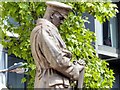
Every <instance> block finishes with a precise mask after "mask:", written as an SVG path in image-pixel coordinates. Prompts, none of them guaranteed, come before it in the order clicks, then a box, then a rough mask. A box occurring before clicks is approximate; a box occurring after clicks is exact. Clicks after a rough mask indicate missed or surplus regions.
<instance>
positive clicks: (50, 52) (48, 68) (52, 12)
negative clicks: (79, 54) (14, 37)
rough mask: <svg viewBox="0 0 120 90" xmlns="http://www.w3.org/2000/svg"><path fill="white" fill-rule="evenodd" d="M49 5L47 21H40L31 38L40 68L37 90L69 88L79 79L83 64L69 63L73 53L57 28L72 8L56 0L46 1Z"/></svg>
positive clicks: (32, 48) (37, 64)
mask: <svg viewBox="0 0 120 90" xmlns="http://www.w3.org/2000/svg"><path fill="white" fill-rule="evenodd" d="M46 4H47V10H46V12H45V15H44V18H43V19H38V20H37V25H36V27H35V28H34V29H33V30H32V32H31V36H30V41H31V51H32V55H33V58H34V60H35V64H36V68H37V69H36V76H35V83H34V88H70V82H69V81H70V80H73V81H74V80H78V79H79V75H80V74H81V72H82V71H84V65H81V64H80V63H79V62H77V63H72V62H70V60H71V58H72V54H71V52H69V51H68V50H67V49H66V45H65V43H64V41H63V40H62V38H61V36H60V34H59V32H58V29H57V27H58V26H59V25H60V24H61V23H62V22H63V20H64V19H65V18H66V17H67V15H68V13H69V12H70V11H71V9H72V7H71V6H68V5H66V4H63V3H60V2H56V1H47V2H46ZM83 74H84V73H82V75H81V76H82V77H83Z"/></svg>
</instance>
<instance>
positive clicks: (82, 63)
mask: <svg viewBox="0 0 120 90" xmlns="http://www.w3.org/2000/svg"><path fill="white" fill-rule="evenodd" d="M77 63H78V64H80V65H83V66H85V64H86V63H85V61H84V60H78V61H77Z"/></svg>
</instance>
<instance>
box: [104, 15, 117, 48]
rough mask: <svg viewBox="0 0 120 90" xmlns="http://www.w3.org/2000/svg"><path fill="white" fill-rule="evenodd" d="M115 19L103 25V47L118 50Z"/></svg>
mask: <svg viewBox="0 0 120 90" xmlns="http://www.w3.org/2000/svg"><path fill="white" fill-rule="evenodd" d="M117 27H118V26H117V17H114V18H112V19H110V21H107V22H105V23H104V24H103V45H106V46H110V47H114V48H118V28H117Z"/></svg>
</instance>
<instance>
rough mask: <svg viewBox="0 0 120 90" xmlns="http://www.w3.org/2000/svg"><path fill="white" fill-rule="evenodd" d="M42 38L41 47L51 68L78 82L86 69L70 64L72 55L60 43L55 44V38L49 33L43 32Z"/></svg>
mask: <svg viewBox="0 0 120 90" xmlns="http://www.w3.org/2000/svg"><path fill="white" fill-rule="evenodd" d="M40 36H41V37H40V39H41V41H42V42H41V43H40V47H41V49H42V52H43V54H44V56H45V58H46V59H47V61H48V63H49V64H50V67H51V68H53V69H55V70H57V71H59V72H60V73H62V74H63V75H65V76H67V77H69V78H70V79H73V80H78V78H79V72H80V71H81V70H83V69H84V66H82V65H79V64H78V63H76V64H73V63H72V62H70V60H71V53H70V52H69V51H68V50H66V49H64V48H61V47H60V45H59V43H56V42H55V40H54V37H53V36H51V35H50V34H49V32H46V31H45V30H42V32H41V35H40Z"/></svg>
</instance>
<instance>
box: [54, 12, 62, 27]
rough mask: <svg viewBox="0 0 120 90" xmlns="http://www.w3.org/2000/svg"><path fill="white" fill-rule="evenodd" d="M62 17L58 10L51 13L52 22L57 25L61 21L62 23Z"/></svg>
mask: <svg viewBox="0 0 120 90" xmlns="http://www.w3.org/2000/svg"><path fill="white" fill-rule="evenodd" d="M63 20H64V17H63V16H62V15H61V14H60V13H59V12H55V13H53V15H52V23H53V24H54V25H55V26H57V27H58V26H59V25H60V24H61V23H63Z"/></svg>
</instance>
